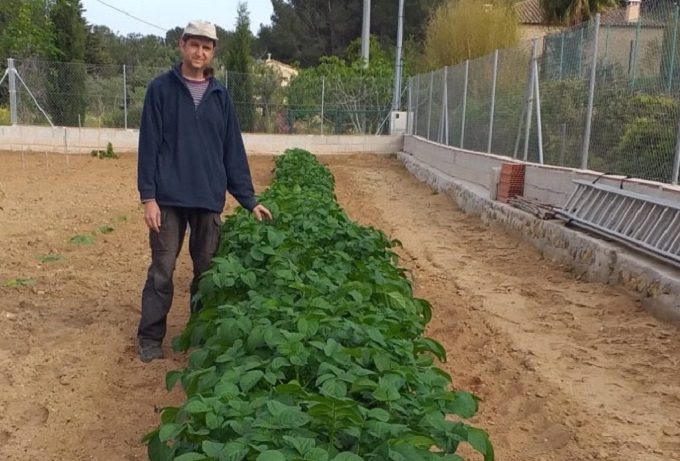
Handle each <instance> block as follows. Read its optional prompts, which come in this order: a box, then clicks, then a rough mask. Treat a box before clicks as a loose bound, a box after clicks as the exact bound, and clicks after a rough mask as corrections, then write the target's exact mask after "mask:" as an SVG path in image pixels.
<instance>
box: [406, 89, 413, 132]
mask: <svg viewBox="0 0 680 461" xmlns="http://www.w3.org/2000/svg"><path fill="white" fill-rule="evenodd" d="M412 86H413V77H409V78H408V86H407V88H408V90H407V91H408V112H406V134H409V135H412V134H413V116H412V115H411V114H412V113H413V89H412Z"/></svg>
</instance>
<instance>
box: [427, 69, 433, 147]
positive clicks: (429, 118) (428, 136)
mask: <svg viewBox="0 0 680 461" xmlns="http://www.w3.org/2000/svg"><path fill="white" fill-rule="evenodd" d="M433 86H434V71H433V72H430V97H429V106H428V109H427V136H426V138H427V139H429V140H430V141H431V139H430V123H432V87H433Z"/></svg>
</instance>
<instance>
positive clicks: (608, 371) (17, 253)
mask: <svg viewBox="0 0 680 461" xmlns="http://www.w3.org/2000/svg"><path fill="white" fill-rule="evenodd" d="M67 160H68V161H67ZM321 160H322V161H323V162H325V163H327V164H329V166H330V167H331V169H332V171H333V173H334V174H335V175H336V181H337V195H338V198H339V200H340V201H341V204H342V205H343V206H344V207H345V209H346V210H347V211H348V213H349V214H350V216H351V217H352V218H353V219H355V220H357V221H359V222H361V223H362V224H367V225H373V226H376V227H379V228H381V229H383V230H384V231H385V232H386V233H387V234H388V235H390V236H391V237H394V238H398V239H399V240H401V242H402V243H403V245H404V248H403V249H402V250H400V253H401V254H402V256H403V260H402V264H403V265H404V266H406V267H408V268H409V269H411V270H412V271H413V276H414V279H415V285H416V289H417V295H418V296H421V297H424V298H427V299H428V300H429V301H430V302H431V303H432V304H433V308H434V318H433V321H432V323H431V325H430V328H429V334H430V335H431V336H433V337H435V338H436V339H438V340H439V341H441V342H442V343H443V344H444V345H445V346H446V349H447V351H448V357H449V360H448V362H447V363H446V364H444V365H443V367H445V368H446V369H447V371H449V372H450V373H451V374H452V376H453V377H454V380H455V385H456V386H457V387H459V388H462V389H466V390H471V391H473V392H475V393H476V394H477V395H479V396H480V397H481V398H482V399H483V402H482V404H481V409H480V413H479V415H478V416H477V417H476V418H475V419H474V420H473V421H472V422H473V423H474V424H476V425H478V426H480V427H483V428H485V429H487V430H488V431H489V432H490V435H491V438H492V441H493V443H494V446H495V449H496V454H497V459H499V460H508V461H515V460H537V461H540V460H541V459H543V460H560V461H562V460H563V461H567V460H570V461H571V460H587V459H610V460H621V461H623V460H626V461H629V460H635V461H662V460H663V461H667V460H680V368H678V361H679V360H680V337H679V335H678V331H677V329H675V328H673V327H670V326H668V325H665V324H662V323H659V322H658V321H656V320H654V319H653V318H652V317H651V316H650V315H649V314H648V313H647V312H645V311H644V310H643V309H641V308H640V307H639V306H638V304H637V303H636V301H635V300H634V299H633V298H631V297H629V296H628V295H627V294H625V293H622V292H620V291H617V290H616V289H614V288H612V287H607V286H602V285H598V284H590V283H586V282H584V281H580V280H577V279H575V278H574V277H573V276H572V275H571V274H570V273H569V272H568V271H566V270H565V269H564V268H562V267H560V266H558V265H556V264H554V263H552V262H550V261H546V260H544V259H542V258H541V256H540V255H539V254H538V253H537V252H536V251H534V250H533V249H532V248H530V247H528V246H526V245H524V244H522V243H520V242H519V241H518V240H517V239H515V238H513V237H509V236H507V235H505V234H504V233H503V232H502V231H500V230H498V229H494V228H489V227H487V226H484V225H483V224H482V223H481V222H479V221H478V220H477V219H475V218H473V217H469V216H466V215H465V214H464V213H462V212H461V211H459V210H458V209H457V208H456V207H455V205H454V203H453V201H452V200H451V198H450V197H447V196H444V195H438V194H434V193H433V192H432V191H431V190H430V189H429V188H428V187H427V186H425V185H423V184H421V183H419V182H418V181H416V180H415V179H413V178H412V177H411V176H410V175H409V174H408V173H407V172H406V171H405V170H404V169H403V167H402V166H401V165H400V163H399V162H398V161H397V160H396V159H391V158H386V157H378V156H338V157H321ZM251 168H252V170H253V175H254V179H255V183H256V189H257V190H258V191H261V190H263V189H264V188H265V187H266V186H267V183H268V181H269V178H270V174H271V173H270V172H271V169H272V163H271V158H269V157H253V158H252V159H251ZM135 173H136V162H135V158H134V156H123V158H121V159H119V160H99V159H94V158H90V157H86V156H82V157H78V156H70V157H68V158H67V157H64V156H60V155H52V154H50V155H49V156H45V155H43V154H25V155H24V156H22V155H21V154H16V153H0V183H1V184H2V186H3V189H4V191H5V192H6V196H4V194H3V192H2V190H0V248H2V249H3V250H2V264H0V415H2V416H0V459H3V460H12V461H13V460H16V461H19V460H21V461H48V460H49V461H57V460H59V461H60V460H74V461H75V460H101V461H123V460H125V461H132V460H145V459H147V457H146V451H145V447H144V446H143V445H142V444H141V443H140V439H141V437H142V436H143V435H144V434H145V433H146V432H148V431H149V430H152V429H153V428H154V427H155V426H156V425H157V424H158V414H157V411H158V409H159V408H162V407H163V406H166V405H172V404H177V403H178V402H180V401H181V399H182V395H181V392H180V390H179V388H178V389H177V390H175V391H173V392H171V393H168V392H167V391H166V390H165V384H164V378H165V372H166V371H168V370H171V369H178V368H181V367H182V366H183V364H184V363H185V359H186V357H185V356H183V355H182V354H175V353H173V352H172V351H171V349H170V347H169V341H168V343H167V344H166V357H167V358H166V359H165V360H161V361H157V362H153V363H151V364H142V363H141V362H139V360H138V359H137V357H136V355H135V350H134V336H135V329H136V326H137V321H138V318H139V297H140V294H141V289H142V285H143V283H144V278H145V275H146V269H147V266H148V263H149V250H148V243H147V232H146V230H145V227H144V223H143V220H142V210H141V208H140V206H139V205H138V200H137V193H136V183H135ZM233 202H234V201H233V199H232V198H231V197H229V204H230V207H228V209H227V210H226V211H225V213H228V212H229V209H230V208H231V206H232V205H233ZM102 226H109V227H111V228H113V231H111V232H110V233H106V231H107V229H105V228H104V227H102ZM79 235H80V236H86V235H90V236H92V237H94V241H93V242H92V243H89V244H80V245H77V244H74V243H71V242H70V239H71V238H72V237H74V236H79ZM81 240H82V239H81ZM46 256H52V257H51V258H48V259H47V260H46V259H45V257H46ZM55 259H56V260H55ZM190 275H191V265H190V262H189V258H188V254H187V249H186V248H185V249H184V251H183V253H182V255H180V260H179V263H178V268H177V273H176V277H175V282H176V297H175V303H174V305H173V310H172V312H171V315H170V328H169V333H168V338H172V337H173V336H175V335H177V334H179V333H180V332H181V329H182V327H183V325H184V322H185V321H186V318H187V316H186V314H187V310H188V297H187V291H188V285H189V280H190ZM5 285H20V286H5ZM465 453H469V451H468V450H466V451H465ZM469 459H479V457H474V456H471V457H470V458H469Z"/></svg>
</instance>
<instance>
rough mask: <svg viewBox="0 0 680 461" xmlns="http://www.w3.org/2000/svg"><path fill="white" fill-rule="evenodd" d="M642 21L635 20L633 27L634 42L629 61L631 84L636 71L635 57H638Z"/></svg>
mask: <svg viewBox="0 0 680 461" xmlns="http://www.w3.org/2000/svg"><path fill="white" fill-rule="evenodd" d="M641 23H642V21H638V22H637V27H635V43H634V44H633V57H632V61H633V62H632V63H631V82H630V83H631V86H635V74H636V73H637V59H638V45H639V43H640V25H641Z"/></svg>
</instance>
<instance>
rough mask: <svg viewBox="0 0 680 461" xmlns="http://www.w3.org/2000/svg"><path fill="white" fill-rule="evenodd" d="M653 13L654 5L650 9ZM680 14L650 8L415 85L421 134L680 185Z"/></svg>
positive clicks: (412, 101) (414, 108)
mask: <svg viewBox="0 0 680 461" xmlns="http://www.w3.org/2000/svg"><path fill="white" fill-rule="evenodd" d="M643 5H645V3H643ZM679 26H680V14H679V9H678V6H677V5H673V4H671V3H670V2H648V3H646V6H644V8H643V10H642V12H641V15H640V17H639V19H638V20H637V21H636V22H631V21H626V15H625V10H624V9H617V10H613V11H611V12H607V13H603V14H601V15H598V16H597V17H596V18H595V19H593V20H592V21H590V22H587V23H583V24H581V25H579V26H577V27H575V28H572V29H569V30H565V31H563V32H561V33H558V34H552V35H548V36H545V37H543V38H541V39H536V40H534V41H529V42H522V43H520V44H519V45H517V46H515V47H513V48H509V49H505V50H500V51H497V52H495V53H493V54H491V55H488V56H484V57H482V58H479V59H475V60H471V61H468V62H466V63H463V64H460V65H457V66H455V67H448V68H445V69H441V70H438V71H435V72H432V73H429V74H421V75H417V76H415V77H412V78H411V79H410V81H409V92H410V94H409V105H410V112H412V114H413V115H412V123H411V125H410V129H411V131H412V133H414V134H417V135H418V136H422V137H425V138H427V139H429V140H432V141H437V142H440V143H443V144H448V145H451V146H456V147H461V148H464V149H469V150H475V151H480V152H489V153H493V154H498V155H504V156H509V157H512V158H516V159H520V160H526V161H530V162H537V163H545V164H550V165H559V166H567V167H576V168H588V169H592V170H597V171H601V172H606V173H612V174H621V175H628V176H631V177H636V178H642V179H648V180H653V181H661V182H666V183H668V182H672V183H674V184H677V181H678V166H679V160H680V143H679V139H678V131H679V130H680V75H679V74H680V30H679Z"/></svg>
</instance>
